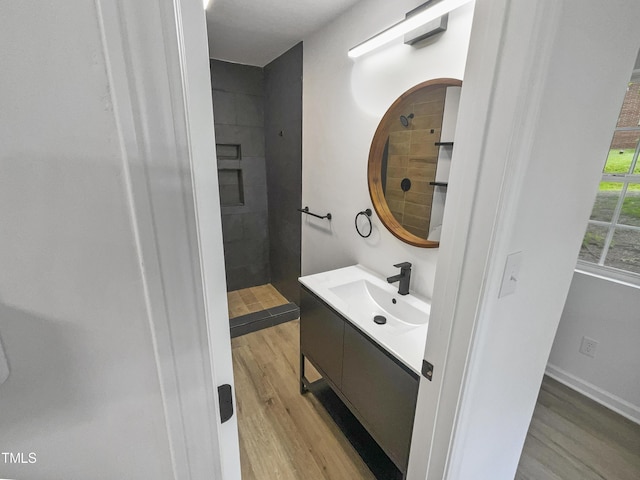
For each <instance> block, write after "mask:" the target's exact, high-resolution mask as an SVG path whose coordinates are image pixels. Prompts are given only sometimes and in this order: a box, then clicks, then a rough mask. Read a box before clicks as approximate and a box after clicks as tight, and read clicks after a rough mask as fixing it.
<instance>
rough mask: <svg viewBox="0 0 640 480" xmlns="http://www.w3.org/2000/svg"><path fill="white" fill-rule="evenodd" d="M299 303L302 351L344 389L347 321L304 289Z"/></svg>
mask: <svg viewBox="0 0 640 480" xmlns="http://www.w3.org/2000/svg"><path fill="white" fill-rule="evenodd" d="M300 300H301V303H300V351H301V352H302V354H303V355H305V356H306V357H308V358H309V360H311V362H312V363H313V364H314V365H315V366H316V367H317V368H318V369H319V370H320V373H321V374H322V375H323V376H324V377H326V378H327V380H329V381H330V382H332V383H333V384H334V386H336V387H337V388H341V385H342V346H343V340H344V323H345V322H344V320H343V319H342V318H341V317H339V316H338V315H336V314H335V313H333V312H332V311H331V310H330V309H329V308H328V307H326V306H325V305H324V304H323V303H322V302H320V300H318V299H316V298H315V297H314V296H312V295H311V294H310V293H308V292H306V291H305V290H302V295H301V297H300Z"/></svg>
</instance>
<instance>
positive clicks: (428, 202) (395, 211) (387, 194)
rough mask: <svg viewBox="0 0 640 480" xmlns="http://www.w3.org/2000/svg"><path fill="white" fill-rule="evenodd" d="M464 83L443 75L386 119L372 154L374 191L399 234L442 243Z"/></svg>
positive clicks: (426, 242) (408, 97)
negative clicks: (445, 208) (442, 230)
mask: <svg viewBox="0 0 640 480" xmlns="http://www.w3.org/2000/svg"><path fill="white" fill-rule="evenodd" d="M461 84H462V83H461V82H460V81H459V80H453V79H438V80H431V81H429V82H424V83H422V84H420V85H417V86H416V87H414V88H412V89H410V90H409V91H407V92H405V93H404V94H403V95H402V96H401V97H400V98H399V99H398V100H396V101H395V102H394V103H393V105H392V106H391V107H390V108H389V110H388V111H387V113H386V114H385V116H384V117H383V119H382V121H381V122H380V125H379V127H378V130H377V131H376V135H375V137H374V140H373V142H372V146H371V152H370V157H369V191H370V193H371V198H372V200H373V203H374V207H375V208H376V211H377V213H378V215H379V216H380V218H381V220H382V221H383V223H384V224H385V226H386V227H387V229H389V230H390V231H391V233H393V234H394V235H395V236H396V237H398V238H400V239H402V240H404V241H406V242H408V243H411V244H413V245H416V246H421V247H437V246H438V242H439V240H440V230H441V228H442V217H443V213H444V201H445V197H446V190H447V184H448V178H449V168H450V165H451V154H452V151H453V133H454V128H455V122H456V118H457V110H458V103H459V98H460V89H461Z"/></svg>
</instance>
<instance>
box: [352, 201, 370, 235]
mask: <svg viewBox="0 0 640 480" xmlns="http://www.w3.org/2000/svg"><path fill="white" fill-rule="evenodd" d="M360 215H364V216H365V217H366V219H367V220H369V233H367V234H366V235H363V234H362V232H361V231H360V229H359V228H358V217H359V216H360ZM355 225H356V232H358V235H360V236H361V237H362V238H367V237H368V236H370V235H371V232H373V225H372V224H371V209H370V208H367V209H366V210H363V211H362V212H358V213H357V214H356V219H355Z"/></svg>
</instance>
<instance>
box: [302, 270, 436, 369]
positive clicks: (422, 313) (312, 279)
mask: <svg viewBox="0 0 640 480" xmlns="http://www.w3.org/2000/svg"><path fill="white" fill-rule="evenodd" d="M390 273H395V272H390ZM299 281H300V283H301V284H302V285H304V286H305V287H307V288H308V289H309V290H311V291H312V292H313V293H314V294H316V295H317V296H318V297H319V298H321V299H322V300H324V301H325V302H326V303H327V304H329V305H330V306H331V307H332V308H333V309H334V310H336V311H337V312H338V313H340V314H341V315H342V316H343V317H344V318H346V319H347V320H348V321H349V322H351V323H352V324H353V325H354V326H356V327H357V328H358V329H360V330H362V331H363V332H365V333H366V334H367V335H368V336H369V337H371V338H372V339H374V340H375V341H376V342H377V343H378V344H379V345H380V346H381V347H383V348H384V349H385V350H387V351H388V352H389V353H391V354H392V355H393V356H394V357H396V358H397V359H398V360H400V361H401V362H402V363H404V364H405V365H406V366H408V367H409V368H410V369H411V370H413V371H414V372H415V373H417V374H418V375H420V370H421V367H422V359H423V357H424V347H425V343H426V340H427V328H428V323H429V313H430V311H431V304H430V303H429V302H428V301H427V300H425V299H423V298H420V297H418V296H416V295H414V294H413V293H409V295H398V293H397V292H398V290H397V283H395V284H389V283H387V282H386V279H384V278H380V277H379V276H378V275H377V274H375V273H373V272H372V271H370V270H368V269H367V268H365V267H363V266H362V265H353V266H351V267H345V268H339V269H337V270H330V271H328V272H322V273H316V274H315V275H306V276H304V277H300V278H299ZM361 281H364V282H368V285H369V286H368V288H369V289H371V290H374V291H375V293H377V294H376V295H371V292H370V291H368V290H367V289H366V288H364V283H362V282H361ZM354 282H355V283H354ZM348 284H351V285H348ZM352 286H353V288H351V287H352ZM351 292H355V293H354V294H352V293H351ZM373 297H376V299H374V298H373ZM392 299H393V300H396V303H394V304H393V305H392V304H391V302H392V301H393V300H392ZM386 300H388V302H386ZM381 304H384V305H385V306H384V308H383V307H382V306H381ZM407 312H409V313H411V314H412V315H411V321H412V322H413V323H406V322H405V321H403V319H404V320H406V319H407V318H408V316H409V315H408V313H407ZM380 314H382V315H385V316H386V317H387V318H388V321H387V324H385V325H378V324H376V323H375V322H374V321H373V317H374V316H375V315H380ZM416 318H417V319H419V320H418V322H419V323H420V324H415V323H417V322H416V321H415V319H416ZM422 322H424V323H422Z"/></svg>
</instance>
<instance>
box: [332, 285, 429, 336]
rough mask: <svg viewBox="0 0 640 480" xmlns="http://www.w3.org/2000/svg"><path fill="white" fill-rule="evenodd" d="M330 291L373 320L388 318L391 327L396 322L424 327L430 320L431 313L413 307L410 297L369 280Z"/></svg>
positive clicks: (339, 286)
mask: <svg viewBox="0 0 640 480" xmlns="http://www.w3.org/2000/svg"><path fill="white" fill-rule="evenodd" d="M329 290H331V291H332V292H333V293H334V294H335V295H336V296H337V297H338V298H340V299H341V300H343V301H344V302H346V303H349V304H351V305H353V306H355V307H356V308H357V309H361V310H363V311H365V312H367V313H368V315H369V316H370V317H371V319H372V320H373V317H374V316H375V315H382V316H384V317H386V318H387V322H388V324H389V325H394V322H399V323H400V324H405V325H424V324H426V323H427V321H428V320H429V311H428V310H427V309H426V308H424V309H420V308H417V307H416V306H414V305H412V304H411V303H410V301H411V300H412V299H411V298H410V297H407V296H404V295H398V293H397V292H395V291H394V290H392V291H389V289H382V288H380V287H379V286H377V285H375V284H373V283H371V282H370V281H368V280H356V281H354V282H349V283H345V284H343V285H337V286H335V287H331V288H329Z"/></svg>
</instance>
